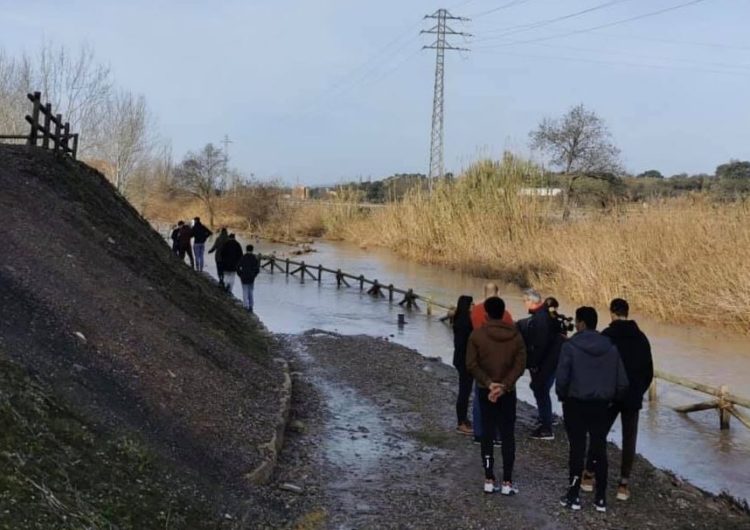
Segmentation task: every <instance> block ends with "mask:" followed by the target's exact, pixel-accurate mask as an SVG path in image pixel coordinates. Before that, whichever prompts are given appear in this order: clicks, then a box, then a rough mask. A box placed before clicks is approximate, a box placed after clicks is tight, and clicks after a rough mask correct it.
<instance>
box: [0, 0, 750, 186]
mask: <svg viewBox="0 0 750 530" xmlns="http://www.w3.org/2000/svg"><path fill="white" fill-rule="evenodd" d="M685 1H686V0H619V1H614V2H612V1H610V2H606V1H605V0H516V1H515V2H514V1H513V0H468V1H467V0H463V1H461V0H450V1H446V2H444V3H441V2H438V1H432V0H409V1H403V0H401V1H397V0H379V1H368V2H364V1H354V0H319V1H312V0H212V1H208V0H205V1H198V0H181V1H177V0H148V1H144V0H128V1H122V2H120V1H118V2H115V1H112V0H67V1H65V2H60V1H57V0H55V1H52V0H25V1H20V0H0V47H2V48H4V49H5V50H6V51H8V52H11V53H17V52H20V51H23V50H26V51H30V52H33V51H34V50H35V49H36V47H37V45H38V43H39V42H41V41H42V40H43V39H47V40H49V41H52V42H54V43H59V44H65V45H67V46H70V47H77V46H79V45H80V44H81V43H83V42H85V43H88V44H90V45H91V46H93V48H94V49H95V51H96V54H97V57H98V58H99V59H100V60H101V61H103V62H107V63H109V64H110V65H111V67H112V70H113V71H114V73H115V76H116V79H117V82H118V84H119V85H121V86H124V87H126V88H129V89H131V90H133V91H135V92H138V93H142V94H144V95H145V96H146V98H147V100H148V102H149V104H150V106H151V107H152V109H153V110H154V112H155V114H156V116H157V118H158V123H159V128H160V132H161V134H162V135H163V136H164V137H166V138H169V139H171V141H172V144H173V148H174V153H175V155H176V156H178V157H180V156H182V154H183V153H184V152H185V151H187V150H189V149H197V148H199V147H201V146H202V145H204V144H205V143H207V142H209V141H211V142H214V143H219V142H220V141H221V138H222V137H223V136H224V134H228V135H229V136H230V138H231V139H232V141H233V144H232V145H231V146H230V154H231V156H232V158H233V161H234V164H235V165H236V166H238V167H239V168H240V169H241V170H242V171H244V172H245V173H248V174H249V173H253V174H255V175H256V176H257V177H260V178H266V177H268V178H270V177H276V178H282V179H284V180H285V181H287V182H290V183H293V182H297V180H299V181H300V182H303V183H310V184H312V183H332V182H338V181H341V180H342V179H351V178H359V177H362V178H368V177H372V178H379V177H383V176H387V175H389V174H392V173H395V172H426V170H427V165H428V158H429V138H430V134H429V133H430V130H429V128H430V120H431V112H432V88H433V79H434V78H433V76H434V52H432V51H420V47H421V46H422V45H423V44H429V41H430V39H429V36H421V37H420V35H419V30H420V29H426V28H428V27H429V23H428V21H423V20H421V19H422V16H423V15H425V14H427V13H431V12H432V11H434V10H435V9H437V8H438V7H448V8H452V12H453V13H454V14H456V15H463V16H469V17H472V18H473V20H472V21H471V22H468V23H465V24H463V23H456V24H454V25H453V26H454V29H456V30H463V31H468V32H471V33H473V34H474V37H473V38H471V39H470V42H469V43H468V44H467V43H466V42H463V40H462V39H455V44H460V45H463V46H468V47H471V48H472V52H471V53H468V54H458V53H450V54H449V55H448V59H447V65H446V117H445V123H446V135H445V155H446V156H445V161H446V169H447V170H451V171H458V170H460V169H461V167H464V166H466V165H467V164H468V163H470V162H471V161H472V160H474V159H476V158H477V157H479V156H484V155H498V154H500V153H502V151H503V150H504V149H511V150H513V151H516V152H519V153H525V154H529V153H528V132H529V130H531V129H532V128H534V126H535V125H536V124H537V123H538V122H539V121H540V120H541V119H542V118H544V117H546V116H551V117H555V116H558V115H560V114H562V113H563V112H565V111H566V110H567V109H568V108H569V107H571V106H573V105H575V104H577V103H581V102H582V103H584V104H585V105H586V106H588V107H589V108H591V109H593V110H595V111H596V112H598V113H599V114H600V115H601V116H602V117H603V118H604V119H605V120H606V122H607V123H608V124H609V126H610V129H611V130H612V133H613V135H614V137H615V140H616V143H617V144H618V145H619V146H620V148H621V149H622V152H623V161H624V163H625V166H626V167H627V168H628V170H630V171H632V172H640V171H643V170H646V169H651V168H656V169H659V170H661V171H662V172H664V173H665V174H667V175H670V174H674V173H679V172H683V171H684V172H688V173H697V172H713V170H714V168H715V167H716V166H717V165H718V164H720V163H722V162H724V161H726V160H728V159H730V158H741V159H750V97H749V96H748V94H750V34H748V32H747V25H748V22H750V2H748V1H747V0H704V1H701V2H698V3H696V4H695V5H692V6H689V7H685V8H683V9H677V10H673V11H670V12H667V13H664V14H661V15H659V16H653V17H647V18H643V19H640V20H636V21H633V22H629V23H623V24H617V25H614V26H611V27H607V28H603V29H599V30H595V31H585V32H581V33H577V34H572V35H567V36H565V34H566V33H571V32H573V31H576V30H582V29H588V28H593V27H595V26H599V25H604V24H609V23H612V22H616V21H619V20H623V19H627V18H631V17H635V16H638V15H641V14H646V13H649V12H652V11H656V10H659V9H662V8H668V7H670V6H674V5H677V4H681V3H684V2H685ZM605 3H609V4H611V5H608V6H605V7H603V8H601V9H595V10H593V11H591V12H589V13H586V14H584V15H581V16H575V17H571V18H568V19H566V20H560V21H558V22H555V23H548V24H536V25H533V26H531V27H528V25H530V24H533V23H537V22H544V21H548V20H550V19H553V18H557V17H561V16H564V15H567V14H572V13H575V12H578V11H582V10H585V9H588V8H592V7H596V6H599V5H602V4H605ZM508 4H512V5H510V6H508ZM502 6H508V7H506V8H504V9H500V10H497V11H495V12H492V13H486V12H487V11H489V10H491V9H494V8H497V7H502ZM524 26H526V27H524ZM530 41H534V42H530Z"/></svg>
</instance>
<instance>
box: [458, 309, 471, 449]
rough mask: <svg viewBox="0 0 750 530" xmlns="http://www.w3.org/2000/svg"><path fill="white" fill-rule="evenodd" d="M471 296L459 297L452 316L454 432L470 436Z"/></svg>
mask: <svg viewBox="0 0 750 530" xmlns="http://www.w3.org/2000/svg"><path fill="white" fill-rule="evenodd" d="M472 301H473V299H472V297H471V296H465V295H463V296H459V297H458V302H457V303H456V311H455V312H454V314H453V366H455V367H456V370H457V371H458V397H457V398H456V418H457V422H458V423H457V427H456V432H458V433H459V434H464V435H467V436H471V435H472V434H473V431H472V428H471V423H469V417H468V410H469V396H470V395H471V387H472V384H473V383H474V378H473V377H472V376H471V374H470V373H469V371H468V370H467V368H466V347H467V345H468V343H469V336H470V335H471V332H472V331H473V328H472V325H471V304H472Z"/></svg>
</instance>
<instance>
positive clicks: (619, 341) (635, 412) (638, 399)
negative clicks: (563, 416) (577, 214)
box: [581, 298, 654, 501]
mask: <svg viewBox="0 0 750 530" xmlns="http://www.w3.org/2000/svg"><path fill="white" fill-rule="evenodd" d="M609 311H610V313H611V316H612V322H611V323H610V325H609V327H608V328H607V329H605V330H604V331H602V335H604V336H606V337H609V338H610V339H611V340H612V342H613V343H614V344H615V346H617V350H618V351H619V352H620V357H621V358H622V363H623V365H624V366H625V373H626V374H627V376H628V381H629V382H630V386H629V387H628V391H627V392H626V394H625V396H624V397H623V399H622V400H619V401H615V402H614V403H613V405H612V407H611V408H610V410H609V428H610V429H612V425H614V423H615V420H616V419H617V416H618V414H619V415H620V421H621V422H622V463H621V466H620V484H619V486H618V488H617V499H618V500H621V501H626V500H628V499H629V498H630V486H629V484H628V482H629V481H630V472H631V471H632V469H633V461H634V460H635V449H636V441H637V439H638V416H639V414H640V411H641V408H642V406H643V395H644V394H645V393H646V391H647V390H648V388H649V387H650V386H651V381H652V380H653V378H654V361H653V357H652V355H651V344H650V343H649V341H648V338H647V337H646V335H645V334H644V333H643V332H642V331H641V330H640V328H639V327H638V324H636V323H635V321H634V320H628V314H629V312H630V306H629V305H628V302H627V301H626V300H623V299H622V298H615V299H614V300H612V302H611V303H610V304H609ZM594 466H595V462H594V458H593V456H592V454H591V453H589V456H588V459H587V462H586V471H584V472H583V478H582V479H581V489H583V490H584V491H591V490H593V487H594V476H593V473H591V470H592V469H594Z"/></svg>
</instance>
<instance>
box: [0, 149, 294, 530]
mask: <svg viewBox="0 0 750 530" xmlns="http://www.w3.org/2000/svg"><path fill="white" fill-rule="evenodd" d="M0 189H1V190H2V193H0V211H2V212H3V217H2V222H1V226H2V238H3V244H4V247H5V251H4V252H3V253H2V255H1V257H0V353H1V354H2V356H1V357H0V359H1V360H2V362H3V363H4V364H3V373H4V374H5V372H6V369H5V367H6V366H7V367H8V369H7V372H8V373H13V374H15V375H14V376H13V377H7V376H4V377H3V378H2V379H0V395H2V396H3V398H2V399H3V407H4V408H3V420H2V421H3V425H4V426H7V429H4V431H6V432H5V433H3V434H4V435H5V437H4V438H2V444H3V445H2V447H0V453H2V454H3V455H4V456H3V458H5V459H6V462H15V464H14V466H15V467H14V468H13V469H14V472H13V473H12V474H9V475H6V476H5V477H4V479H3V480H4V481H5V482H0V484H1V485H2V488H0V521H2V524H6V525H7V527H8V528H18V526H16V523H17V521H16V519H15V518H14V517H15V516H16V515H17V516H18V517H22V518H23V517H27V518H28V519H23V520H27V521H28V524H29V525H30V526H32V527H33V526H34V525H35V524H36V527H38V528H52V527H58V526H61V525H63V523H64V524H71V525H73V527H109V526H113V527H119V528H164V527H165V526H167V525H166V519H164V518H165V517H167V515H165V514H170V513H172V514H173V515H169V517H170V518H172V519H171V520H172V521H173V522H174V521H176V520H177V519H175V518H176V517H178V516H179V517H184V518H191V517H192V518H193V519H192V520H193V521H203V523H205V524H206V525H210V524H213V522H214V521H215V520H217V517H218V514H223V513H226V512H230V513H235V515H237V512H238V511H239V510H240V508H239V504H240V502H241V499H242V498H243V497H244V496H245V494H244V492H246V491H247V488H248V487H249V485H248V484H247V481H246V479H245V475H246V474H247V473H248V472H250V471H252V470H253V469H255V468H256V467H257V466H258V465H259V464H260V463H261V462H262V461H263V458H264V457H265V452H264V451H265V450H264V449H263V447H262V446H263V444H265V443H266V442H267V441H268V439H269V438H270V435H271V433H272V431H273V429H274V428H275V421H276V414H277V410H276V407H277V404H278V396H279V390H280V384H281V381H282V378H283V376H282V374H281V372H280V369H279V366H278V364H277V363H275V362H273V359H272V358H271V354H270V352H269V343H268V339H267V338H266V337H265V335H264V333H263V331H262V329H261V328H260V327H259V325H258V324H257V322H256V321H255V320H253V319H252V318H251V317H249V316H248V315H247V314H246V313H245V312H244V311H243V310H242V309H241V308H240V307H239V306H238V305H237V303H236V301H235V300H234V299H232V298H230V297H229V296H228V295H226V294H224V293H223V292H222V291H221V290H219V289H218V287H217V286H216V285H215V284H214V283H213V282H211V281H210V280H208V279H207V278H205V277H202V276H201V275H199V274H197V273H195V272H193V271H191V270H190V269H189V268H188V267H187V266H185V265H184V264H181V263H179V261H178V260H176V259H175V258H174V257H173V256H172V255H171V253H170V252H169V249H168V248H167V246H166V245H165V244H164V241H163V240H162V239H161V237H160V236H159V234H157V233H156V232H154V231H153V230H152V229H151V228H150V227H149V225H148V223H147V222H146V221H145V220H143V219H142V218H141V217H140V216H139V215H138V214H137V212H136V211H135V210H134V209H133V208H132V207H131V206H130V205H129V204H128V203H127V201H125V200H124V199H123V198H122V197H120V196H119V195H118V194H117V193H116V192H115V191H114V189H113V188H112V186H111V185H110V184H109V183H108V182H107V181H106V180H105V179H104V177H103V176H102V175H100V174H99V173H97V172H96V171H94V170H92V169H90V168H88V167H87V166H85V165H83V164H80V163H77V162H75V161H72V160H69V159H58V158H56V157H55V156H54V155H53V153H51V152H48V151H44V150H41V149H29V148H26V147H22V146H0ZM32 380H33V381H36V382H34V383H32ZM8 404H10V405H8ZM19 411H20V412H19ZM23 444H28V445H27V446H24V445H23ZM24 447H25V448H24ZM16 454H17V455H19V456H18V457H15V456H12V455H16ZM9 455H11V456H9ZM24 455H26V456H24ZM29 455H30V456H29ZM34 455H37V456H34ZM39 455H46V457H45V458H42V457H41V456H39ZM32 462H33V463H32ZM45 462H46V463H45ZM52 462H56V463H57V465H59V466H60V467H59V473H58V470H53V469H52V468H51V466H50V465H48V464H51V463H52ZM3 469H5V465H3ZM66 477H69V478H66ZM27 479H30V480H27ZM31 481H33V482H31ZM35 484H36V485H38V486H40V487H41V489H39V488H38V487H37V486H36V485H35ZM14 488H15V493H14ZM45 489H46V490H48V491H49V493H45V492H44V491H45ZM34 490H36V491H37V492H38V493H34ZM201 497H204V498H205V503H204V504H202V503H201V502H197V501H195V499H196V498H201ZM54 499H58V500H59V501H60V502H61V503H62V504H64V505H65V506H66V507H67V508H66V509H62V508H60V507H59V506H57V505H56V501H55V500H54ZM79 501H80V502H79ZM170 506H172V508H170ZM66 510H69V511H70V513H68V515H66V517H67V519H62V515H60V514H65V513H66ZM73 512H75V513H79V512H80V514H81V515H80V517H83V518H89V520H90V521H93V522H92V523H91V524H87V523H85V522H83V521H84V519H78V520H77V521H78V522H77V523H75V524H73V523H70V522H69V521H70V519H69V518H70V517H73V516H74V514H73ZM162 512H163V513H162ZM3 514H6V515H7V514H13V517H11V516H10V515H7V517H11V518H10V519H7V517H6V516H4V515H3ZM24 514H26V515H24ZM206 514H210V515H206ZM204 516H205V517H204ZM43 517H52V518H54V517H58V519H57V522H56V523H55V524H52V525H47V524H43V523H44V521H46V520H47V519H43ZM97 517H99V518H100V519H96V518H97ZM50 520H51V519H50ZM186 520H188V519H186ZM60 521H63V522H62V523H61V522H60ZM66 521H67V522H66ZM97 521H98V522H97ZM144 521H151V522H150V523H149V524H146V523H144ZM37 523H38V524H37ZM203 523H202V524H203ZM19 524H20V523H19ZM196 526H199V525H198V522H195V524H191V525H187V526H185V525H182V524H176V523H175V525H174V526H173V527H175V528H182V527H189V528H192V527H196Z"/></svg>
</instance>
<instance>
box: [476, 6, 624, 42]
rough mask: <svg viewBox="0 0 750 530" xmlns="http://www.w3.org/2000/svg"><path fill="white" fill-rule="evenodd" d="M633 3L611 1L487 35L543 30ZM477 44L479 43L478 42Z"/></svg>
mask: <svg viewBox="0 0 750 530" xmlns="http://www.w3.org/2000/svg"><path fill="white" fill-rule="evenodd" d="M631 1H632V0H610V1H608V2H604V3H603V4H598V5H595V6H592V7H589V8H586V9H582V10H580V11H575V12H573V13H568V14H566V15H561V16H559V17H554V18H549V19H545V20H538V21H536V22H530V23H527V24H519V25H516V26H510V27H506V28H501V29H498V30H491V31H487V32H485V33H489V34H491V33H502V35H500V36H501V37H503V36H505V35H514V34H516V33H522V32H524V31H529V30H532V29H536V28H541V27H544V26H549V25H550V24H555V23H557V22H562V21H563V20H568V19H571V18H576V17H580V16H583V15H587V14H589V13H593V12H595V11H600V10H602V9H606V8H608V7H611V6H613V5H617V4H622V3H624V2H631ZM477 42H479V41H477Z"/></svg>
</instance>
